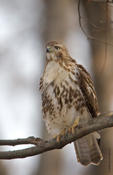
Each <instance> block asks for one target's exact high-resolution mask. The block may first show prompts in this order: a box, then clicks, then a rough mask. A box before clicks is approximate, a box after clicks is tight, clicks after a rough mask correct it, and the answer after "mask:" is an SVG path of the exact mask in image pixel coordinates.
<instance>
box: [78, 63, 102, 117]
mask: <svg viewBox="0 0 113 175" xmlns="http://www.w3.org/2000/svg"><path fill="white" fill-rule="evenodd" d="M77 68H78V72H79V74H78V79H79V86H80V89H81V91H82V93H83V95H84V98H85V102H86V105H87V107H88V110H89V111H90V113H91V115H92V117H97V115H98V112H99V111H98V101H97V96H96V91H95V88H94V85H93V81H92V79H91V77H90V74H89V73H88V72H87V71H86V69H85V68H84V67H83V66H82V65H80V64H77Z"/></svg>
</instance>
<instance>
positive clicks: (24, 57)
mask: <svg viewBox="0 0 113 175" xmlns="http://www.w3.org/2000/svg"><path fill="white" fill-rule="evenodd" d="M112 23H113V4H112V3H106V1H105V0H98V1H93V0H90V1H89V0H81V1H80V0H79V1H78V0H62V1H61V0H54V1H53V0H48V1H47V0H10V1H9V0H0V139H15V138H23V137H28V136H35V137H43V138H47V137H48V135H47V132H46V130H45V126H44V123H43V121H42V113H41V97H40V93H39V80H40V76H41V74H42V71H43V68H44V63H45V43H46V42H47V41H50V40H61V41H63V42H64V43H65V45H66V46H67V48H68V49H69V52H70V54H71V56H72V57H73V58H75V59H76V60H77V62H78V63H80V64H83V65H84V67H85V68H86V69H87V70H88V71H89V72H90V74H91V76H92V78H93V80H94V82H95V87H96V90H97V94H98V99H99V105H100V111H101V112H107V111H109V110H111V111H113V58H112V55H113V28H112ZM112 132H113V129H106V130H105V131H104V132H102V140H101V142H100V145H101V149H102V151H103V155H104V160H103V161H102V163H101V165H100V166H98V167H94V166H88V167H83V166H81V165H80V164H79V163H78V162H77V160H76V156H75V152H74V148H73V144H69V145H67V146H66V147H64V148H63V149H62V150H56V151H51V152H48V153H44V154H42V155H38V156H35V157H30V158H25V159H16V160H0V175H15V174H16V175H86V174H87V175H95V174H97V175H98V174H99V175H101V174H102V175H112V174H113V157H112V155H113V154H112V152H113V134H112ZM20 148H23V147H20V146H18V147H16V148H12V147H10V148H9V147H0V149H1V151H3V150H13V149H20Z"/></svg>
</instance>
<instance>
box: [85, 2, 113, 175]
mask: <svg viewBox="0 0 113 175" xmlns="http://www.w3.org/2000/svg"><path fill="white" fill-rule="evenodd" d="M82 2H83V8H84V10H85V14H86V18H87V25H86V26H85V27H86V28H87V29H86V30H87V31H88V32H87V33H88V35H90V36H91V37H93V38H95V39H93V40H92V39H91V38H90V37H89V39H90V43H91V50H92V70H93V72H94V80H95V86H96V91H97V95H98V100H99V105H100V111H101V112H105V111H108V110H111V109H112V108H113V106H112V101H113V92H112V90H113V70H112V69H113V58H112V55H113V45H112V43H113V32H112V28H111V25H110V23H111V22H110V21H111V17H110V8H111V7H110V5H108V4H107V3H105V2H104V3H102V2H88V1H86V0H84V1H82ZM83 22H84V20H83ZM112 132H113V129H112V128H111V129H107V130H105V131H104V132H103V133H102V137H101V143H100V144H101V149H102V152H103V156H104V160H103V161H102V163H101V165H100V166H98V167H96V168H94V167H93V168H92V170H91V172H89V174H90V173H91V174H103V175H106V174H107V175H111V174H112V170H113V159H112V155H113V154H112V152H113V148H112V147H113V143H112Z"/></svg>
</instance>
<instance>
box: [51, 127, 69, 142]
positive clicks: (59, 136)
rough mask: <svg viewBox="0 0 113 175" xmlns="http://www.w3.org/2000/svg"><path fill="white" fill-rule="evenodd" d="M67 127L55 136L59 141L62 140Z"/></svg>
mask: <svg viewBox="0 0 113 175" xmlns="http://www.w3.org/2000/svg"><path fill="white" fill-rule="evenodd" d="M65 133H66V129H65V128H64V129H63V130H62V131H61V132H60V134H59V135H57V136H55V137H54V138H55V139H56V141H57V142H60V138H61V137H62V136H63V135H65Z"/></svg>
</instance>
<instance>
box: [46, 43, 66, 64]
mask: <svg viewBox="0 0 113 175" xmlns="http://www.w3.org/2000/svg"><path fill="white" fill-rule="evenodd" d="M46 56H47V60H56V61H57V60H59V59H60V58H64V57H67V56H68V57H69V53H68V50H67V49H66V47H65V46H64V45H63V44H62V43H60V42H56V41H51V42H48V43H47V45H46Z"/></svg>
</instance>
